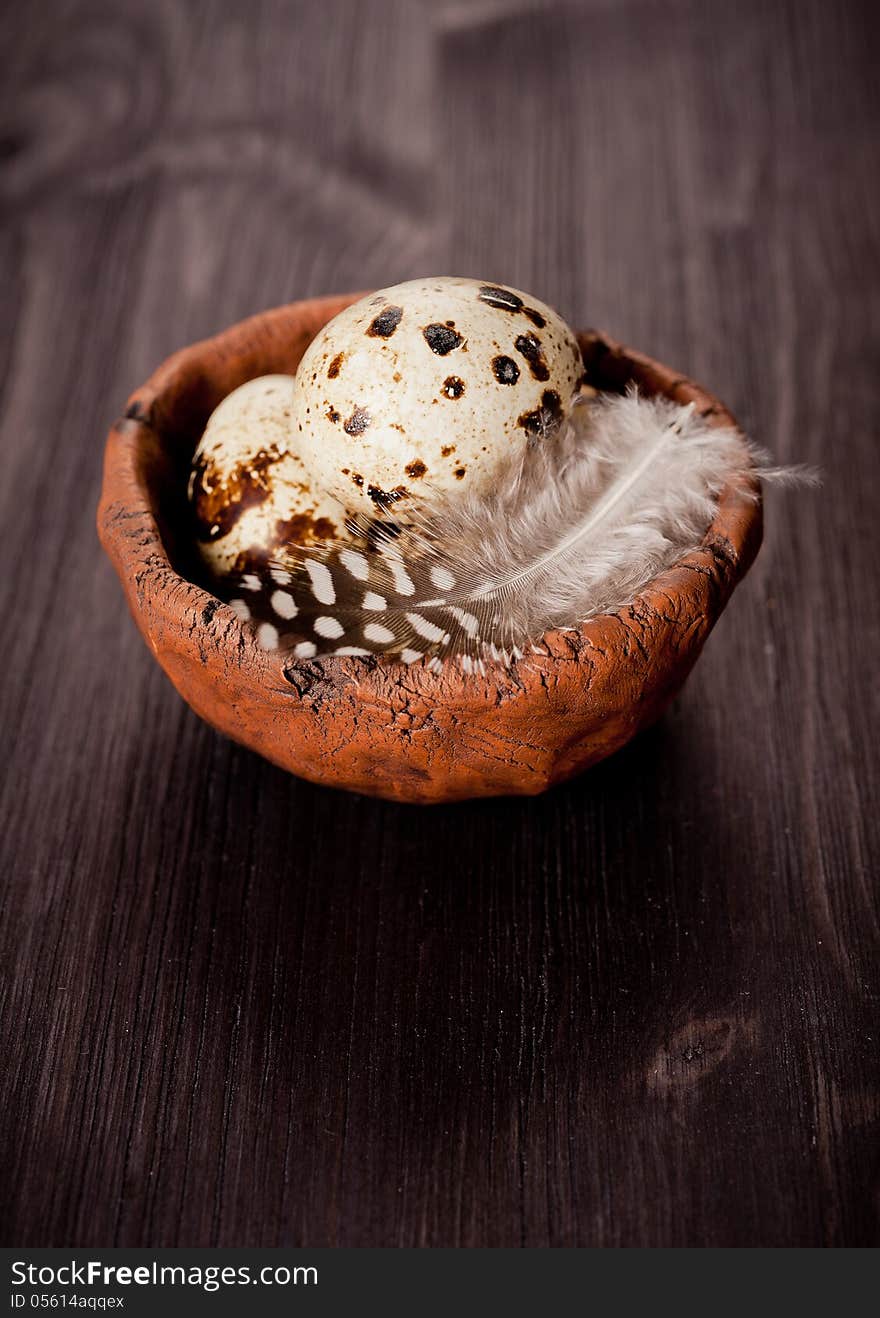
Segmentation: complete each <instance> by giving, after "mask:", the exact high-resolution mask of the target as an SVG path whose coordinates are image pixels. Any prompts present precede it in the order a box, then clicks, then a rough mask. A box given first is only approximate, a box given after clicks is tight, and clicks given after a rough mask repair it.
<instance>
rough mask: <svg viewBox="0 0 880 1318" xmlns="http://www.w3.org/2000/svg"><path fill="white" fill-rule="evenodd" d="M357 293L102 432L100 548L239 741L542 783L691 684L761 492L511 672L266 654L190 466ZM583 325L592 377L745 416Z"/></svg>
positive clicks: (425, 786) (168, 655) (314, 762)
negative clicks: (203, 510)
mask: <svg viewBox="0 0 880 1318" xmlns="http://www.w3.org/2000/svg"><path fill="white" fill-rule="evenodd" d="M359 296H361V294H351V295H348V296H343V297H330V298H318V299H313V300H310V301H306V302H296V303H293V304H291V305H290V306H286V307H279V308H277V309H276V310H272V311H266V312H263V313H262V314H260V315H258V316H254V317H252V318H250V319H249V320H245V321H242V322H241V323H239V324H237V325H233V326H232V327H231V328H229V329H227V330H224V331H223V333H221V334H218V335H217V336H216V337H214V338H211V339H206V340H204V341H203V342H201V343H196V344H193V345H192V346H191V347H188V348H185V349H183V351H181V352H178V353H175V354H174V356H172V357H170V358H169V359H168V360H167V361H166V362H165V363H163V365H162V366H160V367H159V369H158V370H157V371H156V372H155V373H154V374H153V375H152V376H151V377H150V379H149V380H148V381H147V382H146V384H144V385H143V386H142V387H141V388H140V389H138V390H137V391H136V392H135V393H134V394H133V395H132V397H131V398H130V400H129V403H128V407H127V409H126V412H125V415H124V416H123V417H122V418H120V420H119V421H117V422H116V424H115V425H114V426H113V428H112V429H111V431H110V434H109V437H108V439H107V447H106V453H105V461H104V482H103V488H102V493H101V500H100V505H99V508H98V531H99V534H100V537H101V542H102V544H103V546H104V548H105V550H106V552H107V554H108V555H109V557H110V559H111V561H112V563H113V565H114V567H115V569H116V571H117V573H118V575H119V578H120V580H121V581H122V584H123V587H124V590H125V594H126V598H127V600H128V603H129V606H130V608H131V611H132V613H133V615H134V618H135V621H136V622H137V625H138V627H139V628H140V630H141V632H142V633H143V636H144V638H145V640H146V641H147V643H148V645H149V646H150V648H151V649H152V651H153V653H154V654H155V656H156V658H157V659H158V661H159V663H160V664H161V665H162V667H163V669H164V670H165V672H166V673H167V674H168V676H169V677H170V679H171V681H172V682H173V683H174V685H175V687H176V688H177V690H178V691H179V692H180V694H181V695H182V696H183V698H184V700H186V701H187V703H188V704H189V705H190V706H191V707H192V708H193V709H194V710H195V712H196V713H197V714H198V715H200V717H202V718H203V719H205V720H206V721H207V722H208V723H210V724H212V726H213V727H215V728H217V729H218V730H219V731H220V732H223V733H225V734H226V735H227V736H229V737H232V738H233V739H234V740H235V741H238V742H241V743H243V744H244V745H245V746H249V747H250V748H251V749H252V750H255V751H257V752H259V754H261V755H264V756H265V757H266V758H267V759H268V760H271V761H272V762H273V763H275V764H277V765H280V766H281V767H282V768H284V769H288V770H290V771H291V772H293V773H295V774H298V775H299V776H300V777H302V778H307V779H309V780H310V781H312V782H315V783H325V784H328V785H331V786H334V787H344V788H348V789H350V790H352V791H356V792H364V793H367V794H369V795H372V796H381V797H386V798H388V799H390V800H396V801H412V802H439V801H456V800H463V799H466V798H469V797H478V796H506V795H534V794H536V793H538V792H541V791H544V790H545V789H546V788H548V787H550V786H552V785H554V784H555V783H559V782H562V781H564V780H565V779H567V778H570V777H572V775H574V774H576V773H579V772H581V770H583V769H586V768H587V767H588V766H589V765H591V764H594V763H596V761H598V760H601V759H603V758H604V757H605V756H607V755H610V754H611V753H612V752H613V751H615V750H617V749H618V748H619V747H621V746H623V745H624V744H625V743H626V742H627V741H629V740H630V738H631V737H633V736H634V735H635V734H636V733H637V732H638V731H639V730H640V729H641V728H643V727H645V726H646V725H648V724H650V723H652V722H654V720H656V719H657V718H658V717H659V715H660V714H661V713H662V712H663V710H664V708H665V707H666V706H667V705H668V704H669V702H670V701H671V700H672V698H673V697H674V696H675V695H676V694H677V692H678V691H679V690H680V688H681V686H682V684H683V682H684V681H685V678H686V677H687V675H688V673H689V672H690V670H691V668H692V667H693V665H694V663H695V661H696V659H697V657H698V655H699V653H700V651H701V649H702V647H703V644H704V642H705V640H706V637H707V636H708V634H709V632H710V631H711V629H712V627H713V625H714V624H715V622H716V620H717V618H718V617H719V615H720V613H721V611H722V609H723V608H724V606H725V604H726V603H727V600H728V599H729V598H730V595H731V592H732V591H733V588H734V586H735V585H736V583H737V582H738V581H739V580H740V578H741V577H742V576H743V575H744V574H745V572H746V571H747V570H748V568H749V566H750V565H751V563H752V561H753V559H754V557H755V554H756V553H757V551H758V548H759V546H760V543H761V526H762V521H761V516H762V515H761V503H760V498H758V499H755V500H745V499H743V498H742V497H741V496H740V493H739V492H738V491H737V489H736V488H735V487H733V486H731V487H729V488H728V489H726V490H725V491H724V492H723V493H722V496H721V498H720V499H719V502H718V508H717V513H716V516H715V519H714V521H713V523H712V525H711V526H710V528H709V530H708V531H707V533H706V536H705V538H704V540H703V543H702V545H701V547H700V549H699V550H697V551H695V552H694V553H691V554H688V555H687V556H686V557H685V558H683V559H682V560H681V561H679V562H678V563H677V564H676V565H675V566H674V567H672V568H670V569H668V570H667V571H665V572H663V573H661V574H659V575H658V576H657V577H656V578H654V580H652V581H651V582H650V584H649V585H648V586H646V587H645V589H644V590H643V591H642V592H641V594H640V595H639V597H638V598H637V599H636V600H635V601H634V602H633V603H632V604H629V605H627V606H626V607H625V608H623V609H620V610H618V611H617V612H616V613H610V614H604V615H602V616H600V617H596V618H593V619H591V620H590V621H589V622H586V623H584V624H582V625H581V626H580V627H579V628H578V629H577V630H571V631H564V632H559V631H554V632H548V633H547V634H546V635H545V636H544V637H543V638H542V646H543V648H544V649H545V650H546V651H547V653H546V654H530V655H529V656H528V657H527V658H526V659H525V660H523V661H521V662H520V663H518V664H517V665H515V666H514V667H513V668H512V669H510V670H506V669H503V668H500V667H499V668H497V669H496V668H490V669H488V670H487V672H486V675H485V676H477V675H467V674H465V673H463V672H462V671H461V669H460V667H459V666H458V665H457V664H455V663H446V664H444V665H443V667H442V671H441V672H439V673H435V672H432V671H431V670H430V669H429V668H428V667H427V665H426V664H425V663H417V664H413V665H411V666H409V667H406V666H404V665H402V664H399V663H395V662H393V661H390V660H384V659H359V658H334V659H331V660H324V661H322V662H320V663H318V662H315V661H311V662H299V663H292V662H289V661H288V662H287V663H285V662H284V661H283V660H282V659H281V658H280V657H279V656H278V655H271V654H267V653H266V652H264V651H263V650H262V649H260V647H259V646H258V645H257V643H256V641H255V639H254V638H253V635H252V633H251V631H250V629H249V628H247V627H243V626H242V624H241V623H240V622H239V619H238V618H237V617H236V615H235V613H233V611H232V609H230V608H229V607H228V606H227V605H226V604H224V603H222V602H221V601H220V600H219V599H217V598H216V597H215V596H214V595H212V594H211V593H210V591H209V590H206V589H203V588H202V587H201V586H199V585H198V584H196V582H197V580H198V578H199V576H200V575H203V571H202V570H201V569H200V568H199V566H198V563H197V560H196V558H195V555H194V549H193V544H192V534H191V522H190V517H189V511H188V506H187V501H186V486H187V477H188V473H189V465H190V460H191V458H192V454H193V451H194V449H195V446H196V444H197V442H198V440H199V438H200V436H201V433H202V430H203V429H204V426H205V423H206V421H207V419H208V417H209V416H210V414H211V412H212V411H213V409H214V408H215V407H216V406H217V404H218V403H219V402H220V401H221V399H222V398H224V397H225V396H226V395H227V394H228V393H231V391H232V390H233V389H235V388H237V387H238V386H239V385H240V384H243V383H244V382H245V381H246V380H249V379H252V378H254V377H255V376H258V375H269V374H273V373H276V372H278V373H288V374H292V373H293V372H294V371H295V369H296V366H297V364H298V362H299V360H300V358H301V357H302V355H303V353H304V351H305V349H306V347H307V346H308V344H309V343H310V342H311V340H312V338H313V337H314V336H315V334H316V333H317V332H318V330H319V329H321V327H322V326H323V325H324V324H325V323H326V322H327V321H328V320H330V319H331V317H333V316H335V315H336V314H337V313H338V312H339V311H341V310H342V309H343V308H344V307H346V306H348V305H349V303H350V302H352V301H354V300H355V298H356V297H359ZM578 338H579V342H580V345H581V351H582V353H583V357H584V364H585V367H586V372H587V379H588V380H589V382H590V383H591V384H593V385H594V386H595V387H597V388H599V389H609V390H622V389H624V388H625V387H626V385H627V384H629V383H631V382H632V383H634V384H636V385H637V386H638V388H639V390H640V391H641V392H642V393H644V394H647V395H657V394H662V395H664V396H665V397H667V398H670V399H673V400H674V401H675V402H677V403H691V402H692V403H694V404H695V406H696V408H697V410H698V411H699V412H700V414H701V415H703V416H704V417H706V418H707V419H709V420H710V422H711V423H713V424H718V425H734V424H735V422H734V420H733V418H732V417H731V415H730V413H729V412H728V411H727V409H726V408H725V407H724V406H723V405H722V404H721V403H720V402H719V401H718V400H717V399H716V398H713V397H712V395H711V394H709V393H707V392H706V391H705V390H704V389H701V388H700V387H699V385H697V384H694V383H693V382H692V381H691V380H688V379H686V378H685V377H684V376H682V375H680V374H678V373H677V372H675V371H672V370H670V369H669V368H668V367H666V366H663V365H661V364H660V363H659V362H656V361H653V360H652V359H651V358H650V357H646V356H645V355H644V354H642V353H639V352H634V351H632V350H631V349H629V348H625V347H622V346H621V345H619V344H617V343H615V342H614V341H613V340H612V339H610V338H608V337H607V336H606V335H604V334H600V333H596V332H592V331H590V332H585V333H583V334H580V335H579V336H578Z"/></svg>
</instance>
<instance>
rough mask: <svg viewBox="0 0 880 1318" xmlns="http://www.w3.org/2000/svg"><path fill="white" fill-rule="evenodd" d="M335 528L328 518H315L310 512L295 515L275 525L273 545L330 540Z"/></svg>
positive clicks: (303, 543) (333, 535) (334, 535)
mask: <svg viewBox="0 0 880 1318" xmlns="http://www.w3.org/2000/svg"><path fill="white" fill-rule="evenodd" d="M335 537H336V527H335V525H334V524H333V522H332V521H331V520H330V518H329V517H315V516H313V514H312V513H311V512H305V513H295V514H294V515H293V516H292V517H285V518H283V519H279V520H278V521H277V522H276V523H275V544H276V545H278V546H280V545H285V544H294V545H305V544H311V543H314V542H315V541H316V540H332V539H334V538H335Z"/></svg>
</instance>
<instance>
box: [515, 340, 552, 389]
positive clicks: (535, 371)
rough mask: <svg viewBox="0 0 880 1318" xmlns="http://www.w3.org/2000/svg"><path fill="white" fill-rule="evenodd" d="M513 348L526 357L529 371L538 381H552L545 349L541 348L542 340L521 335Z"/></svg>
mask: <svg viewBox="0 0 880 1318" xmlns="http://www.w3.org/2000/svg"><path fill="white" fill-rule="evenodd" d="M513 346H514V347H515V348H516V350H517V352H519V353H521V354H522V356H523V357H525V359H526V361H527V362H528V364H529V370H530V371H531V373H532V375H533V376H534V377H535V379H536V380H549V379H550V372H549V370H548V369H547V362H546V360H545V358H544V349H543V348H542V347H541V340H540V339H539V338H538V337H537V335H535V334H519V335H517V337H516V339H515V340H514V344H513Z"/></svg>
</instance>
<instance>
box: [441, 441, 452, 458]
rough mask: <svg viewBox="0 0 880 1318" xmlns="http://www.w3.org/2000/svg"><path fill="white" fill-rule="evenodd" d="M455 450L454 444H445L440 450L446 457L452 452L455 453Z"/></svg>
mask: <svg viewBox="0 0 880 1318" xmlns="http://www.w3.org/2000/svg"><path fill="white" fill-rule="evenodd" d="M454 452H455V445H454V444H444V445H443V447H442V449H441V450H440V453H441V456H442V457H444V458H448V457H449V455H450V453H454Z"/></svg>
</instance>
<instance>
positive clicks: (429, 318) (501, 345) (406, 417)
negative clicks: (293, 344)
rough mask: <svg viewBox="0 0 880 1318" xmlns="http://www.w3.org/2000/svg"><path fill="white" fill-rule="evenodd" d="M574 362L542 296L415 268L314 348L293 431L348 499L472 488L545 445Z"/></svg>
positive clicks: (305, 454)
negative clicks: (416, 274)
mask: <svg viewBox="0 0 880 1318" xmlns="http://www.w3.org/2000/svg"><path fill="white" fill-rule="evenodd" d="M582 372H583V363H582V360H581V353H580V349H579V348H578V344H577V340H576V339H575V336H574V334H573V332H572V331H571V330H570V329H569V327H568V326H567V325H566V324H565V322H564V321H563V320H561V319H560V317H559V316H558V315H557V314H556V312H555V311H553V310H552V309H551V308H550V307H548V306H546V305H545V304H544V303H543V302H539V301H537V299H535V298H533V297H530V296H529V295H528V294H526V293H521V292H518V291H517V290H516V289H512V288H506V287H503V286H501V285H499V284H488V283H481V282H480V281H479V280H476V279H461V278H447V277H442V278H437V277H435V278H431V279H414V280H411V281H410V282H409V283H405V284H397V285H395V286H394V287H392V288H386V289H383V290H382V291H381V292H378V293H371V294H369V295H368V296H367V297H365V298H362V299H361V300H360V301H359V302H355V303H354V304H353V305H352V306H350V307H348V308H346V310H344V311H342V312H341V313H340V314H339V315H338V316H336V317H335V318H334V319H333V320H331V321H330V322H329V324H327V325H326V326H325V327H324V329H323V330H322V331H321V332H320V333H319V334H318V335H317V337H316V338H315V339H314V340H313V341H312V343H311V344H310V345H309V347H308V349H307V350H306V353H305V355H304V357H303V359H302V361H301V363H300V366H299V369H298V371H297V374H296V377H295V382H294V386H293V389H292V392H291V402H290V405H291V410H292V413H293V421H294V429H293V441H294V445H295V447H296V449H297V451H298V452H299V453H300V454H301V456H302V459H303V461H304V462H305V464H306V466H307V468H308V469H309V471H310V472H311V473H312V476H313V479H314V480H315V481H316V482H317V483H318V485H319V486H320V488H322V489H323V490H325V491H326V492H327V493H328V494H330V495H334V496H336V498H337V499H339V500H341V501H342V502H343V503H344V504H345V505H346V507H347V508H349V509H351V508H354V509H356V510H360V511H367V510H368V509H370V508H371V500H372V501H373V503H375V502H376V501H377V500H379V499H381V497H382V496H383V495H388V494H396V495H397V496H398V497H406V496H407V495H409V496H412V495H416V494H418V493H419V491H420V489H421V490H425V489H426V487H427V486H430V487H433V488H434V489H438V490H450V489H455V488H461V489H470V490H474V491H481V490H485V489H486V488H488V487H490V486H491V483H492V480H493V477H494V475H495V473H496V472H497V470H498V467H499V464H501V463H502V462H504V461H505V459H506V458H507V457H508V455H509V454H510V453H511V451H512V450H513V451H515V450H517V449H524V448H525V447H526V446H527V445H528V444H534V443H551V442H552V437H553V433H554V430H555V429H556V428H557V426H558V423H559V421H560V420H561V419H562V417H563V415H564V413H565V411H566V409H567V407H568V404H569V402H570V399H571V397H572V395H573V394H574V392H575V390H576V389H577V387H578V384H579V382H580V379H581V376H582Z"/></svg>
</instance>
